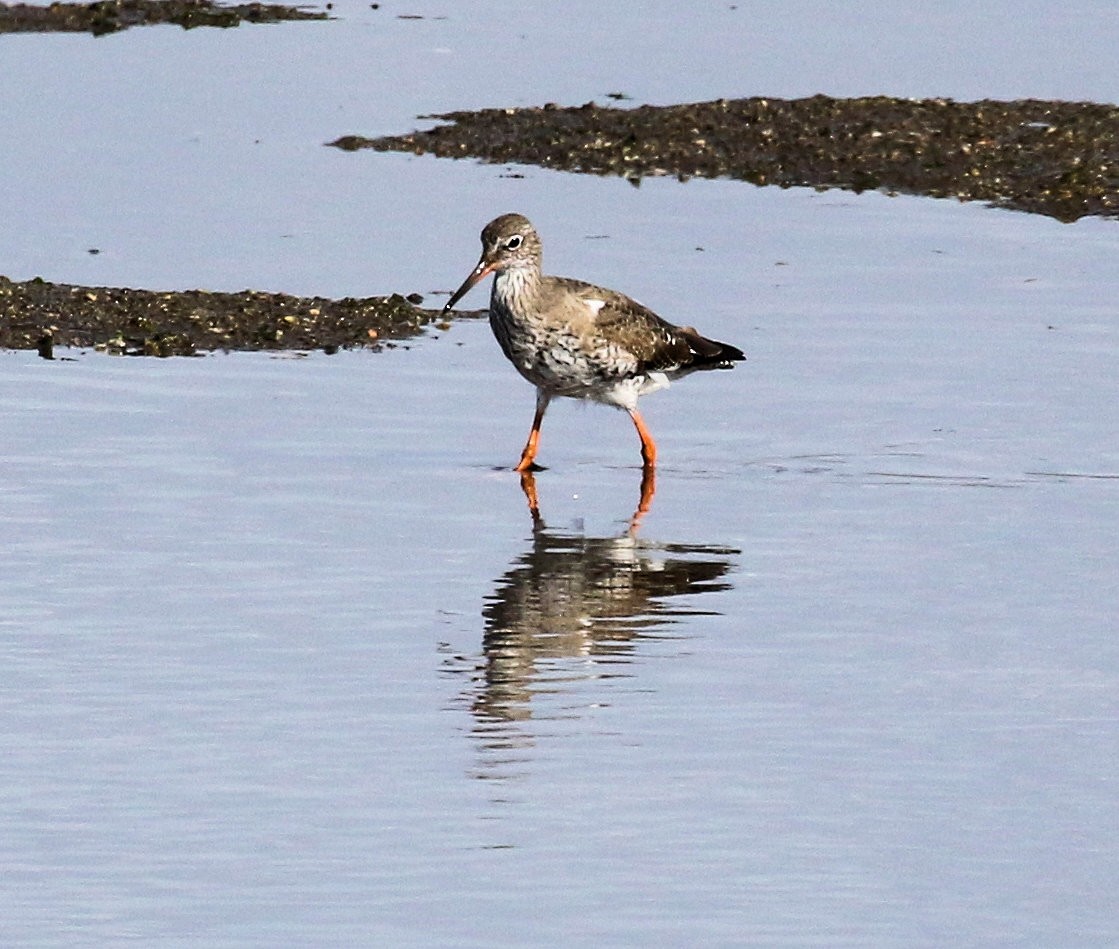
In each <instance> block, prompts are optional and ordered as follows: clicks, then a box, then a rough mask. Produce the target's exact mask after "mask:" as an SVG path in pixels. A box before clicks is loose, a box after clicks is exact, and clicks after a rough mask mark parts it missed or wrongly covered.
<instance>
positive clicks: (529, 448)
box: [513, 389, 552, 471]
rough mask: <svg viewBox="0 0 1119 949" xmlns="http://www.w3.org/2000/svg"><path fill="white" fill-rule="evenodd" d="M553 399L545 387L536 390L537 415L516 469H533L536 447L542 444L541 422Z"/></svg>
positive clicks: (534, 417)
mask: <svg viewBox="0 0 1119 949" xmlns="http://www.w3.org/2000/svg"><path fill="white" fill-rule="evenodd" d="M551 401H552V397H551V396H550V395H548V394H547V393H546V392H545V391H544V390H543V389H537V390H536V415H535V416H533V419H532V431H531V432H529V433H528V441H527V442H525V447H524V451H522V452H521V460H520V461H518V462H517V467H515V468H514V469H513V470H514V471H531V470H532V469H533V462H534V461H535V459H536V449H537V446H538V445H539V444H540V423H541V422H543V421H544V413H545V412H546V411H548V403H549V402H551Z"/></svg>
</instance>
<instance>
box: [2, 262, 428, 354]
mask: <svg viewBox="0 0 1119 949" xmlns="http://www.w3.org/2000/svg"><path fill="white" fill-rule="evenodd" d="M412 299H415V300H417V301H419V300H420V298H419V297H413V298H412ZM438 319H440V314H439V312H438V311H437V310H425V309H421V308H420V307H419V306H417V305H416V304H415V303H413V302H410V300H408V299H405V298H404V297H402V296H399V295H396V294H393V295H392V296H388V297H369V298H366V299H353V298H347V299H342V300H330V299H324V298H322V297H295V296H288V295H286V294H282V293H258V292H255V291H251V290H246V291H243V292H241V293H209V292H207V291H205V290H187V291H182V292H158V291H152V290H131V289H123V288H110V287H77V286H71V285H69V284H63V283H48V282H47V281H45V280H37V279H36V280H28V281H24V282H22V283H17V282H15V281H12V280H8V279H7V278H6V277H0V347H3V348H6V349H37V350H38V351H39V353H40V355H42V356H44V357H48V358H49V357H50V356H51V353H52V349H53V347H54V346H64V347H78V348H93V349H98V350H102V351H105V352H109V353H116V354H124V355H137V356H189V355H192V354H194V353H198V352H206V351H210V350H280V349H288V350H323V351H326V352H333V351H335V350H338V349H348V348H354V347H379V346H381V345H383V344H384V343H385V342H387V341H391V340H398V339H406V338H408V337H411V336H416V335H418V334H419V333H420V332H421V331H422V330H423V328H424V327H425V326H427V325H428V324H429V323H432V322H434V321H436V320H438Z"/></svg>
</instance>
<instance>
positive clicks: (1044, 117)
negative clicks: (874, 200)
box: [330, 96, 1119, 221]
mask: <svg viewBox="0 0 1119 949" xmlns="http://www.w3.org/2000/svg"><path fill="white" fill-rule="evenodd" d="M426 118H434V119H441V120H444V121H446V122H450V123H452V124H450V125H440V126H437V127H436V128H433V129H430V130H428V131H418V132H413V133H411V134H409V135H400V136H388V137H384V138H372V139H370V138H362V137H360V136H357V135H347V136H343V137H342V138H339V139H337V140H336V141H334V142H331V143H330V144H331V145H334V146H337V147H338V148H343V149H357V148H372V149H376V150H378V151H404V152H414V153H416V154H421V153H431V154H434V155H438V156H441V157H445V158H478V159H482V160H483V161H487V162H496V163H510V162H512V163H520V164H534V165H542V166H544V167H547V168H555V169H560V170H564V171H575V172H583V173H590V174H600V175H620V176H623V177H625V178H628V179H630V180H631V181H633V182H634V183H635V184H636V183H639V182H640V180H641V179H642V178H644V177H648V176H654V175H674V176H677V177H680V178H688V177H704V178H719V177H722V178H739V179H742V180H745V181H749V182H752V183H753V184H756V185H778V186H780V187H792V186H808V187H815V188H845V189H849V190H852V191H865V190H879V191H885V192H899V193H906V194H917V195H929V196H933V197H941V198H944V197H952V198H958V199H961V200H969V201H986V202H989V203H991V204H993V205H997V206H999V207H1005V208H1013V209H1016V210H1020V211H1029V212H1033V213H1036V214H1045V215H1048V216H1050V217H1054V218H1057V219H1059V220H1062V221H1074V220H1076V219H1078V218H1081V217H1084V216H1086V215H1101V216H1108V217H1114V216H1116V215H1119V108H1117V107H1116V106H1113V105H1101V104H1096V103H1090V102H1049V101H1039V100H1018V101H1012V102H999V101H992V100H983V101H980V102H955V101H953V100H950V99H925V100H912V99H894V98H888V97H885V96H874V97H867V98H860V99H833V98H829V97H827V96H813V97H811V98H808V99H792V100H785V99H765V98H751V99H720V100H717V101H715V102H700V103H692V104H686V105H671V106H649V105H646V106H641V107H639V108H634V109H615V108H605V107H602V106H598V105H595V104H594V103H588V104H586V105H584V106H580V107H577V108H559V107H557V106H554V105H546V106H543V107H542V108H520V109H485V110H482V111H479V112H450V113H446V114H443V115H435V116H426Z"/></svg>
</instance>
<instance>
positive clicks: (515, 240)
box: [505, 234, 524, 250]
mask: <svg viewBox="0 0 1119 949" xmlns="http://www.w3.org/2000/svg"><path fill="white" fill-rule="evenodd" d="M523 240H524V238H523V237H521V235H520V234H514V235H513V236H512V237H510V238H509V240H507V241H506V242H505V246H506V248H507V249H509V250H516V249H517V248H518V247H520V246H521V241H523Z"/></svg>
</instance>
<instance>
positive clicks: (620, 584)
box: [460, 474, 740, 776]
mask: <svg viewBox="0 0 1119 949" xmlns="http://www.w3.org/2000/svg"><path fill="white" fill-rule="evenodd" d="M526 481H527V484H528V486H527V487H526V489H525V493H526V496H528V497H529V499H530V500H529V506H530V509H531V510H532V512H533V525H534V526H533V532H532V538H531V543H530V545H529V546H528V548H527V549H526V550H525V551H524V553H522V554H521V555H520V556H519V557H518V558H517V559H516V560H515V561H514V562H513V563H512V564H511V566H510V567H509V569H508V570H506V571H505V573H504V574H503V575H502V576H501V577H500V578H498V580H497V581H496V582H495V584H494V590H493V592H492V593H491V594H490V595H489V596H488V597H487V598H486V601H485V604H484V606H483V609H482V617H483V621H484V632H483V638H482V654H481V656H480V657H478V659H477V660H476V661H475V662H474V663H472V668H471V669H470V670H469V673H470V675H471V677H472V682H471V687H470V689H469V695H468V696H465V697H464V698H466V700H467V702H468V703H469V706H470V709H471V712H472V714H473V716H474V721H475V725H474V732H475V734H476V735H477V736H478V737H479V739H480V740H481V744H482V748H483V752H484V754H483V758H484V759H486V760H485V763H486V764H487V765H488V767H485V768H483V771H484V772H488V773H490V774H492V775H493V776H496V775H497V774H499V773H501V772H503V771H504V770H505V766H508V765H509V764H510V763H511V762H512V761H513V760H514V759H515V757H516V754H515V749H518V748H524V747H526V746H529V745H531V744H533V743H534V733H535V730H534V729H533V728H531V727H528V726H527V725H526V723H527V722H528V720H530V719H534V718H535V719H540V718H554V717H557V716H561V717H565V718H571V717H573V716H574V717H578V715H579V711H578V709H579V707H580V706H581V705H582V706H583V707H589V706H590V705H593V704H596V703H598V702H601V701H602V700H603V697H602V696H601V694H600V693H601V680H604V679H610V678H617V677H624V676H628V675H630V674H631V673H630V672H628V671H627V669H626V668H625V667H626V666H627V665H628V663H629V662H630V657H631V656H632V655H633V653H634V652H635V651H636V650H637V649H638V648H639V645H640V643H641V641H642V640H648V639H655V638H663V637H665V635H666V634H667V627H668V626H669V625H670V624H673V623H677V622H679V621H680V618H681V617H684V616H689V615H701V614H708V615H709V614H710V613H711V611H710V610H702V609H698V608H696V607H695V606H694V605H692V604H690V603H688V604H685V603H682V602H679V601H678V602H676V603H674V602H673V600H674V599H676V598H679V597H681V596H683V595H685V594H688V595H694V594H698V593H705V592H714V591H719V590H725V589H728V588H729V587H730V583H729V582H728V580H727V579H726V576H727V574H728V572H729V571H730V567H731V563H732V561H733V559H734V558H735V557H736V556H737V555H738V554H739V553H740V551H738V550H736V549H733V548H728V547H719V546H709V545H693V544H664V543H653V542H649V541H645V540H641V539H638V537H637V530H636V523H635V521H631V524H630V528H629V529H628V530H626V531H625V532H624V533H622V534H621V535H620V536H616V537H586V536H582V535H580V534H574V533H571V532H563V531H555V530H550V529H548V528H547V527H546V526H545V524H544V521H543V518H542V517H541V515H540V511H539V505H538V504H535V503H533V502H534V501H535V500H536V492H535V484H534V481H533V479H532V475H531V474H529V475H527V477H526ZM642 497H643V498H644V497H645V489H644V486H643V488H642ZM641 513H643V512H642V511H641V505H639V507H638V511H637V513H636V514H635V518H636V519H639V518H640V515H641ZM460 671H467V670H466V669H462V670H460ZM557 695H558V696H560V697H559V698H558V699H557ZM561 709H562V712H561V711H560V710H561ZM510 753H513V757H512V758H510V757H509V754H510Z"/></svg>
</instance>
